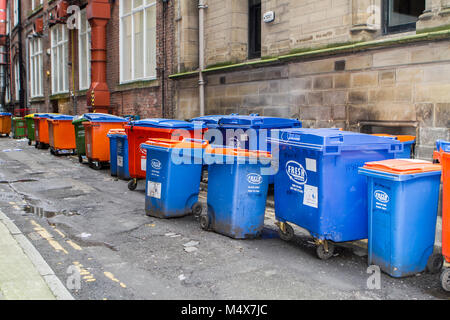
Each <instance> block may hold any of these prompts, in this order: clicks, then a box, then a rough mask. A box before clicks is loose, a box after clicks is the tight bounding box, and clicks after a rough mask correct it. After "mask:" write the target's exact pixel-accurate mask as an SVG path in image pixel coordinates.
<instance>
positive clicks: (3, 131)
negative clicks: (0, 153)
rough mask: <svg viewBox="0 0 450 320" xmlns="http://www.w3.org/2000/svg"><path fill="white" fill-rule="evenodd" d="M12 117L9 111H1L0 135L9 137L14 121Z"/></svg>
mask: <svg viewBox="0 0 450 320" xmlns="http://www.w3.org/2000/svg"><path fill="white" fill-rule="evenodd" d="M11 117H12V114H11V113H9V112H0V135H5V136H7V137H9V133H10V132H11V123H12V122H11V121H12V120H11Z"/></svg>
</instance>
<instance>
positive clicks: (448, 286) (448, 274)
mask: <svg viewBox="0 0 450 320" xmlns="http://www.w3.org/2000/svg"><path fill="white" fill-rule="evenodd" d="M441 286H442V289H444V290H445V291H447V292H450V269H449V268H447V269H445V270H444V271H442V273H441Z"/></svg>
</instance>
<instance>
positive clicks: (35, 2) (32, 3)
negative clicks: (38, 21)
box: [31, 0, 44, 10]
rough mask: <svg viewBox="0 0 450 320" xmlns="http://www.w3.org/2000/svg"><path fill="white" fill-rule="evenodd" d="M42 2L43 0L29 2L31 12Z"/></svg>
mask: <svg viewBox="0 0 450 320" xmlns="http://www.w3.org/2000/svg"><path fill="white" fill-rule="evenodd" d="M43 2H44V0H31V10H36V9H37V8H39V6H40V5H41V4H42V3H43Z"/></svg>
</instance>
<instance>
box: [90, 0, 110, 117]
mask: <svg viewBox="0 0 450 320" xmlns="http://www.w3.org/2000/svg"><path fill="white" fill-rule="evenodd" d="M86 13H87V19H88V20H89V24H90V26H91V87H90V88H89V90H88V92H87V105H88V106H89V109H90V111H91V112H101V113H108V109H109V107H110V99H111V98H110V92H109V88H108V84H107V83H106V25H107V23H108V21H109V19H110V18H111V5H110V3H109V0H89V2H88V6H87V11H86Z"/></svg>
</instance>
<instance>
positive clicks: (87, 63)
mask: <svg viewBox="0 0 450 320" xmlns="http://www.w3.org/2000/svg"><path fill="white" fill-rule="evenodd" d="M80 15H81V18H80V23H81V25H80V29H78V58H79V60H78V64H79V67H78V70H79V88H80V90H87V89H89V87H90V85H91V26H90V25H89V21H88V20H87V17H86V10H83V11H81V13H80Z"/></svg>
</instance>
